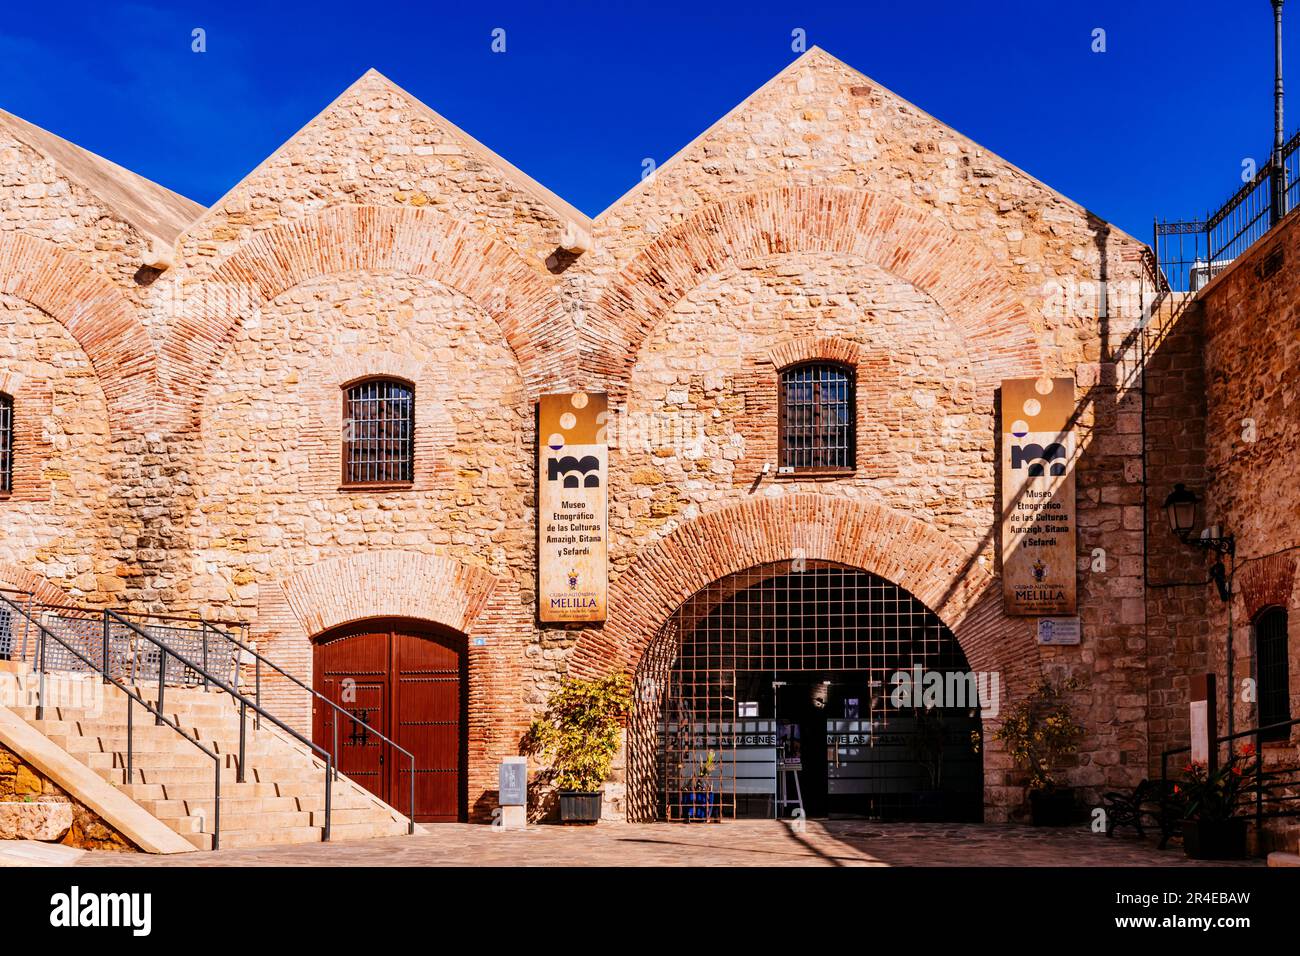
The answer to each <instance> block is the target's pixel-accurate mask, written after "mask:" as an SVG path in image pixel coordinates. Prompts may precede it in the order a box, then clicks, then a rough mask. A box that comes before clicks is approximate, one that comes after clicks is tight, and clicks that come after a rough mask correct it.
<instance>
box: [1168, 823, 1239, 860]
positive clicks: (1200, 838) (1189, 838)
mask: <svg viewBox="0 0 1300 956" xmlns="http://www.w3.org/2000/svg"><path fill="white" fill-rule="evenodd" d="M1183 852H1184V853H1186V854H1187V855H1188V857H1190V858H1191V859H1193V860H1243V859H1245V858H1246V818H1245V817H1233V818H1232V819H1230V820H1184V821H1183Z"/></svg>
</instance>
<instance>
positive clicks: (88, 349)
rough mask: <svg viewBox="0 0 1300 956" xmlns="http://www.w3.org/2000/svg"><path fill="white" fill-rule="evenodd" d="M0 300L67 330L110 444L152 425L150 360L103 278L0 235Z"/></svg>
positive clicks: (155, 416) (66, 256) (135, 319)
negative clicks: (94, 390) (94, 385)
mask: <svg viewBox="0 0 1300 956" xmlns="http://www.w3.org/2000/svg"><path fill="white" fill-rule="evenodd" d="M0 293H4V294H6V295H11V296H13V297H14V298H17V299H22V300H23V301H25V302H29V303H31V304H32V305H34V306H35V307H36V308H38V309H41V310H42V311H43V312H45V313H47V314H48V315H50V316H51V317H53V318H54V319H55V320H56V321H58V322H59V323H60V324H62V325H63V327H64V328H65V329H67V330H68V334H69V335H71V336H72V337H73V338H74V339H75V340H76V341H77V344H78V345H80V346H81V350H82V351H83V352H85V353H86V357H87V358H89V359H90V363H91V365H92V367H93V368H94V369H95V375H96V377H97V378H98V379H99V384H100V388H101V389H103V392H104V400H105V403H106V404H107V405H108V410H109V429H110V430H111V432H112V434H113V435H115V436H118V435H122V434H142V433H143V432H145V431H147V430H149V429H150V428H151V427H155V426H156V424H157V422H158V421H159V420H160V418H161V417H163V416H161V415H160V411H161V410H162V406H161V404H160V401H159V399H160V396H159V391H158V356H157V353H156V352H155V350H154V347H153V343H152V342H150V340H149V336H148V335H147V334H146V333H145V330H144V326H143V324H141V322H140V317H139V314H138V313H137V311H136V308H135V306H134V305H133V304H132V303H131V301H130V300H129V299H128V298H127V297H126V296H125V295H124V294H123V293H122V291H121V290H120V289H118V287H117V286H116V285H114V284H113V282H112V281H111V280H110V279H109V278H108V277H107V276H104V275H102V274H100V273H99V272H96V271H95V270H94V269H92V268H91V267H90V266H88V265H86V264H85V263H84V262H82V261H81V260H80V259H78V258H77V257H76V256H74V255H72V254H71V253H68V252H65V251H64V250H63V249H60V248H59V247H58V246H56V245H55V244H54V243H52V242H49V241H48V240H45V239H38V238H36V237H34V236H28V235H25V234H23V233H21V232H7V233H3V234H0Z"/></svg>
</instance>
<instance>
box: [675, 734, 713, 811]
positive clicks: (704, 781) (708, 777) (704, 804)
mask: <svg viewBox="0 0 1300 956" xmlns="http://www.w3.org/2000/svg"><path fill="white" fill-rule="evenodd" d="M717 759H718V755H717V754H716V753H714V752H713V751H712V750H710V751H709V752H708V753H707V754H706V755H705V756H704V757H699V758H697V759H696V761H695V768H694V770H693V771H692V772H691V777H690V781H689V782H688V783H687V785H686V791H685V792H684V793H683V794H682V805H683V807H684V809H685V813H684V814H683V816H684V817H685V818H686V821H687V822H688V823H689V822H691V821H692V820H705V821H709V820H716V819H718V795H717V794H716V793H714V792H713V780H712V777H713V771H714V769H715V768H716V766H717Z"/></svg>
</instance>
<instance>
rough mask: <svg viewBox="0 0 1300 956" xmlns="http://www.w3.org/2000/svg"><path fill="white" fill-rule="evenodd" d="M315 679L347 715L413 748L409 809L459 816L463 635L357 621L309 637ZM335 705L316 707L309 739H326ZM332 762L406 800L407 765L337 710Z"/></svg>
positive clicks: (329, 740) (402, 805) (378, 790)
mask: <svg viewBox="0 0 1300 956" xmlns="http://www.w3.org/2000/svg"><path fill="white" fill-rule="evenodd" d="M313 670H314V674H315V681H314V683H315V686H316V690H317V691H318V692H320V693H321V694H322V695H324V696H325V698H326V699H328V700H331V701H334V702H335V703H337V704H339V705H340V706H341V707H342V708H343V709H344V710H345V711H347V713H348V714H349V715H352V716H353V717H356V718H357V719H358V720H360V721H364V722H365V723H367V724H369V725H370V727H372V728H374V729H375V730H377V731H379V732H380V733H382V734H384V735H385V736H386V737H389V738H390V739H392V740H394V741H396V742H397V743H398V744H399V745H400V746H402V747H404V748H406V749H407V750H409V751H410V752H411V753H413V754H414V755H415V817H416V819H417V820H420V821H422V822H443V821H448V822H450V821H456V820H461V819H464V817H465V772H464V771H465V733H464V728H465V720H464V713H465V705H466V695H465V651H464V638H463V637H462V636H460V635H458V634H455V633H453V632H450V631H443V630H440V629H435V628H432V627H429V626H425V625H420V624H416V623H414V622H408V621H400V620H378V621H364V622H361V623H360V624H354V625H349V626H347V627H344V628H339V629H337V630H334V631H330V632H328V633H326V634H324V635H322V636H321V637H320V638H318V639H317V641H316V648H315V667H314V669H313ZM334 719H335V718H334V711H333V708H330V707H326V706H324V705H323V704H321V705H318V706H317V707H316V708H315V711H314V715H313V722H312V734H313V739H314V740H315V741H316V743H317V744H319V745H320V746H322V747H324V748H325V749H326V750H332V749H333V746H334V744H333V740H334V727H333V721H334ZM337 719H338V756H337V760H338V764H339V770H340V771H342V772H343V773H345V774H347V775H348V776H349V777H351V778H352V779H354V780H356V781H357V783H360V784H362V785H363V786H365V787H366V788H367V789H368V790H370V791H371V792H372V793H374V794H375V795H376V796H378V797H380V798H381V799H382V800H384V801H386V802H387V803H389V804H390V805H392V806H393V807H395V808H397V809H398V810H400V811H403V812H405V811H406V808H407V806H408V805H409V802H410V799H411V797H410V794H411V791H410V784H411V765H410V761H409V760H408V759H407V758H406V757H405V756H404V755H402V754H399V753H397V752H396V751H395V750H393V748H392V747H389V746H388V745H387V744H385V743H384V742H383V741H382V740H380V739H379V738H377V737H375V736H374V735H373V734H370V733H367V731H366V730H365V729H364V728H362V727H361V726H360V724H359V723H358V722H356V721H354V720H352V719H350V718H349V717H348V716H345V715H344V714H341V713H340V714H338V718H337Z"/></svg>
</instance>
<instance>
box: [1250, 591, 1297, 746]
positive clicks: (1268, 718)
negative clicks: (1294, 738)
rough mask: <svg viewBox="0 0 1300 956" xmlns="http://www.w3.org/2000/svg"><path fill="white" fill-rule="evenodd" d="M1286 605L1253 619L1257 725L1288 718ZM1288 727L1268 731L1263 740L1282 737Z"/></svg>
mask: <svg viewBox="0 0 1300 956" xmlns="http://www.w3.org/2000/svg"><path fill="white" fill-rule="evenodd" d="M1286 618H1287V615H1286V608H1283V607H1270V608H1267V609H1265V610H1264V611H1263V612H1261V613H1260V615H1259V616H1258V617H1256V618H1255V683H1256V686H1255V692H1256V695H1257V698H1256V699H1257V700H1258V701H1259V726H1261V727H1267V726H1268V725H1269V724H1278V723H1283V722H1285V721H1288V720H1290V719H1291V674H1290V666H1289V664H1288V661H1287V652H1288V647H1287V636H1286V625H1287V619H1286ZM1290 735H1291V729H1290V728H1289V727H1283V728H1281V729H1280V730H1274V731H1270V732H1268V733H1265V734H1264V735H1263V737H1264V739H1265V740H1286V739H1287V738H1288V737H1290Z"/></svg>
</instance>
